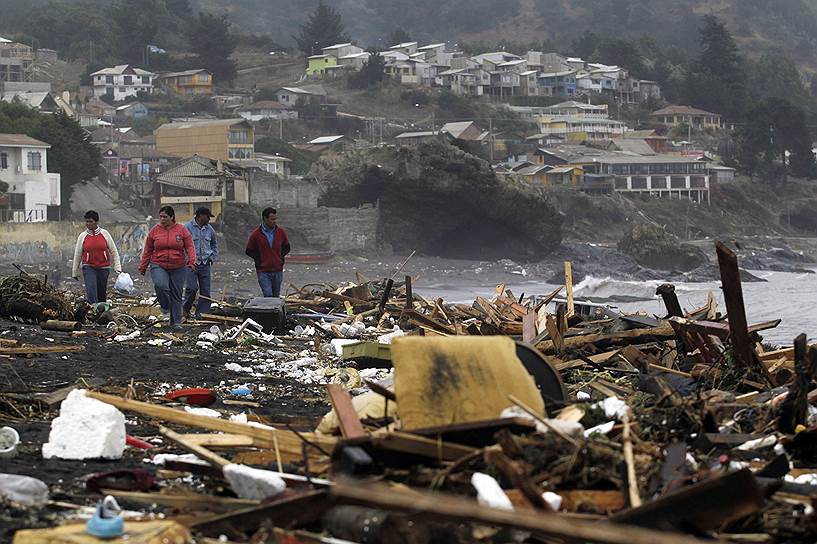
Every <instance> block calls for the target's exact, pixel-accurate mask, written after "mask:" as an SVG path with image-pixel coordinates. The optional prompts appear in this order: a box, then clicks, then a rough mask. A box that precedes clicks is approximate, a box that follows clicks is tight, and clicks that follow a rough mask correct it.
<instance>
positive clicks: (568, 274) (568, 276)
mask: <svg viewBox="0 0 817 544" xmlns="http://www.w3.org/2000/svg"><path fill="white" fill-rule="evenodd" d="M565 290H566V291H567V313H566V314H565V315H566V316H567V317H572V316H573V314H574V313H575V311H576V309H575V308H574V307H573V264H572V263H571V262H570V261H565Z"/></svg>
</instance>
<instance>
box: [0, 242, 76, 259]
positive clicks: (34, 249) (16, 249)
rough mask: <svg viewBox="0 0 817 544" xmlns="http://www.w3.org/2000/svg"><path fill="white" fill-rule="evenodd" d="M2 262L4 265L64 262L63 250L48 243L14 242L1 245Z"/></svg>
mask: <svg viewBox="0 0 817 544" xmlns="http://www.w3.org/2000/svg"><path fill="white" fill-rule="evenodd" d="M0 261H2V262H4V263H20V264H31V263H44V262H55V263H57V262H64V261H65V253H64V252H63V250H62V249H58V248H52V247H51V246H49V245H48V243H47V242H14V243H6V244H0Z"/></svg>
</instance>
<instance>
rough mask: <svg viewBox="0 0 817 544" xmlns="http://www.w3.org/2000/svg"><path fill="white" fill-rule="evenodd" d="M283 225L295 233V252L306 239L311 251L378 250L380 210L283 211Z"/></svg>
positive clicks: (313, 209)
mask: <svg viewBox="0 0 817 544" xmlns="http://www.w3.org/2000/svg"><path fill="white" fill-rule="evenodd" d="M278 218H279V220H278V221H279V223H280V224H281V225H282V226H283V227H284V228H286V229H287V230H288V231H289V232H291V236H290V238H291V240H292V251H293V253H298V252H299V251H300V250H302V249H304V248H299V247H297V245H298V242H299V241H300V240H304V241H305V242H306V243H307V244H308V245H309V246H310V248H311V249H318V250H324V251H334V252H336V253H342V252H346V251H366V252H374V251H376V250H377V223H378V221H379V219H380V211H379V210H378V209H377V208H374V207H364V208H357V209H355V208H326V207H321V208H311V209H310V208H279V209H278Z"/></svg>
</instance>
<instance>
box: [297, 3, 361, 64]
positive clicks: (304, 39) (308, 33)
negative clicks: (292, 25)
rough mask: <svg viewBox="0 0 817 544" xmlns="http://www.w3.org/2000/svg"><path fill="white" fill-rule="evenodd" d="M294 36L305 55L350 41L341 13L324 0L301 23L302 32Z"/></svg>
mask: <svg viewBox="0 0 817 544" xmlns="http://www.w3.org/2000/svg"><path fill="white" fill-rule="evenodd" d="M293 38H295V41H296V42H298V49H300V50H301V51H302V52H303V53H304V54H305V55H315V54H317V53H319V52H320V50H321V49H322V48H324V47H329V46H330V45H335V44H336V43H343V42H348V41H349V36H347V35H346V34H345V32H344V28H343V21H342V20H341V17H340V13H338V12H337V11H335V9H334V8H331V7H329V6H327V5H326V4H324V3H323V0H321V1H320V2H319V3H318V7H316V8H315V11H313V12H312V13H311V14H310V15H309V18H308V19H307V20H306V22H305V23H304V24H303V25H301V32H300V34H298V35H297V36H293Z"/></svg>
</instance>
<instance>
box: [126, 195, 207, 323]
mask: <svg viewBox="0 0 817 544" xmlns="http://www.w3.org/2000/svg"><path fill="white" fill-rule="evenodd" d="M185 266H187V267H189V268H190V269H191V270H192V269H193V268H194V267H195V266H196V250H195V249H194V248H193V238H192V237H191V236H190V231H188V230H187V229H186V228H184V225H179V224H177V223H176V212H174V211H173V208H171V207H170V206H164V207H162V208H161V209H160V210H159V224H158V225H156V226H155V227H153V228H152V229H150V232H149V233H148V237H147V240H146V241H145V249H144V251H143V252H142V262H141V263H140V264H139V273H140V274H142V275H143V276H144V275H145V272H146V271H147V270H148V267H149V268H150V277H151V279H152V280H153V287H154V288H155V289H156V298H157V299H158V300H159V305H160V306H161V307H162V313H164V314H167V313H170V324H171V326H172V327H173V328H174V329H181V327H182V290H183V289H184V282H185V278H186V277H187V273H186V271H185V269H184V267H185Z"/></svg>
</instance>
